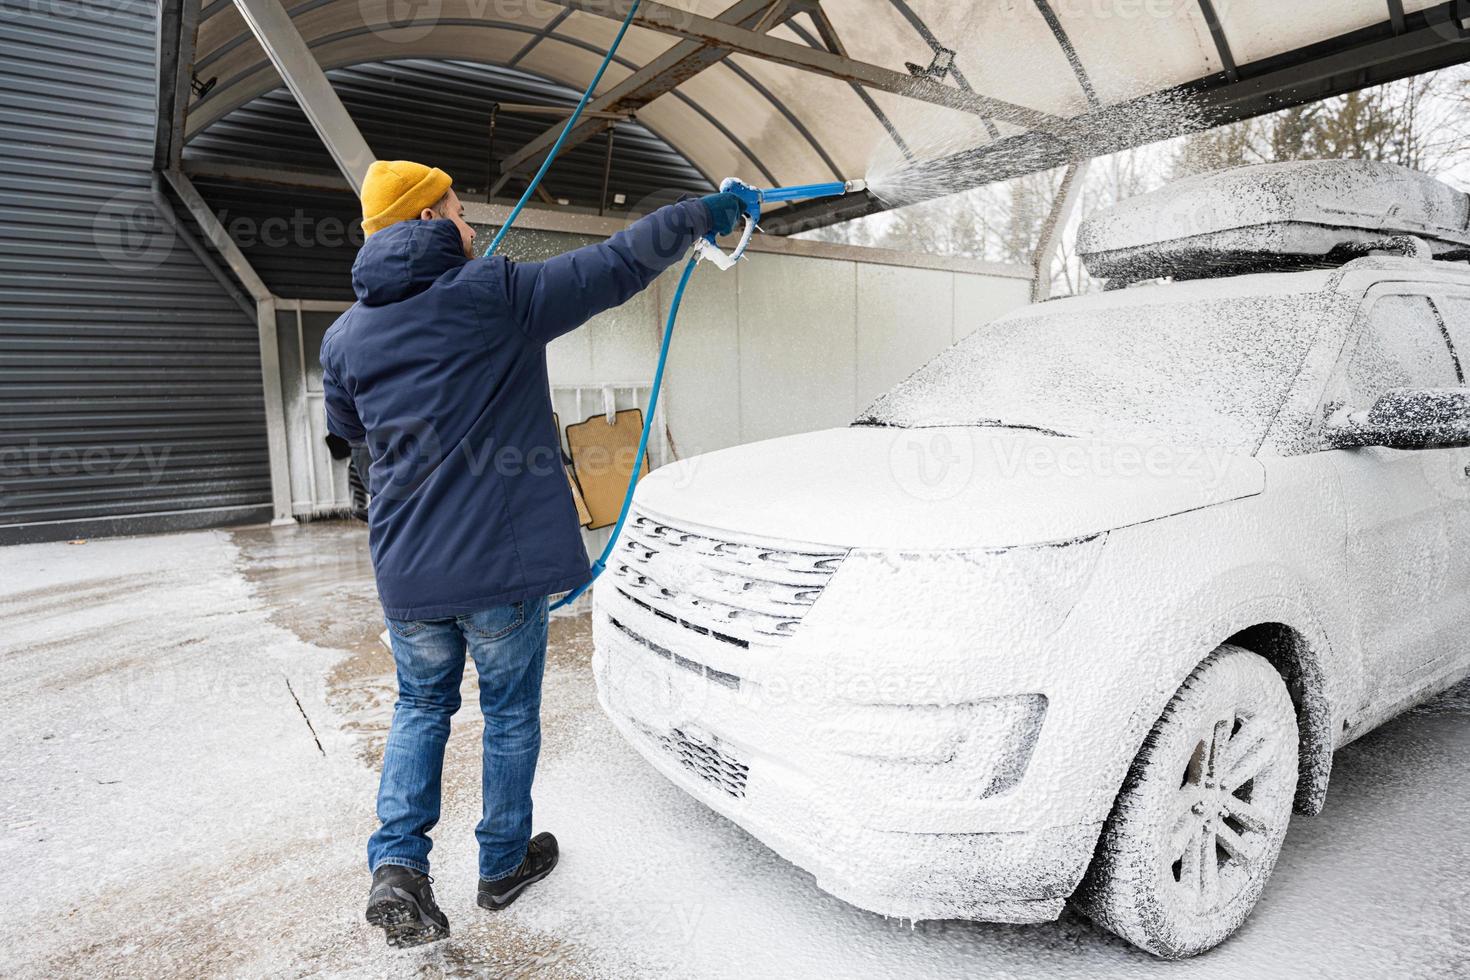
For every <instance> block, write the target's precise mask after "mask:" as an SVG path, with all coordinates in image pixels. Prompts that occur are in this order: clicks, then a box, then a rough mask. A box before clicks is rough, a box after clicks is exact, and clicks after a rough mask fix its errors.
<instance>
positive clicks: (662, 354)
mask: <svg viewBox="0 0 1470 980" xmlns="http://www.w3.org/2000/svg"><path fill="white" fill-rule="evenodd" d="M698 264H699V256H698V255H691V256H689V261H688V262H686V263H684V274H683V275H682V276H680V277H679V288H678V289H675V290H674V301H673V302H672V303H670V304H669V319H668V322H667V323H665V324H664V339H663V342H662V343H661V344H660V345H659V349H658V368H657V370H655V371H654V372H653V386H652V387H651V388H650V389H649V392H648V415H647V417H646V418H644V420H643V435H642V436H641V437H639V439H638V455H637V456H636V457H634V459H633V472H632V473H631V474H629V476H628V492H627V493H626V494H624V495H623V509H622V510H621V511H619V512H618V522H617V523H616V524H614V525H613V529H612V534H611V535H610V536H609V537H608V539H607V546H606V547H604V548H603V549H602V554H601V555H599V556H598V558H597V560H596V561H594V562H593V563H592V577H591V578H590V579H588V580H587V581H586V583H585V584H583V585H580V586H578V587H577V588H575V589H573V590H572V591H571V592H568V593H567V594H566V595H564V596H562V597H561V598H560V599H558V600H557V601H556V602H553V603H552V604H551V608H552V609H560V608H561V607H562V606H568V605H571V604H572V603H574V602H576V601H577V600H578V599H579V598H581V596H582V593H584V592H586V591H587V590H588V589H589V588H591V586H592V583H593V582H595V581H597V576H599V575H601V574H602V573H603V571H604V570H605V569H606V568H607V560H608V559H609V558H611V557H612V553H613V548H614V547H616V546H617V543H618V538H619V537H620V536H621V535H622V533H623V525H624V524H626V523H627V521H628V511H630V510H631V509H632V508H633V489H634V488H635V487H637V486H638V474H639V473H641V472H642V470H643V458H644V457H645V456H646V455H647V454H648V433H649V431H650V430H651V429H652V428H653V418H654V414H655V410H656V409H657V408H658V393H659V390H660V389H662V388H663V384H664V365H665V364H667V363H668V360H669V342H670V341H672V340H673V339H674V321H675V320H677V319H678V318H679V304H680V303H682V302H683V301H684V287H686V286H688V285H689V277H690V276H691V275H693V274H694V267H695V266H696V265H698Z"/></svg>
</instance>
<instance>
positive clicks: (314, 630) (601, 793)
mask: <svg viewBox="0 0 1470 980" xmlns="http://www.w3.org/2000/svg"><path fill="white" fill-rule="evenodd" d="M378 615H379V614H378V608H377V603H376V600H375V598H374V595H373V589H372V578H371V571H370V568H369V566H368V562H367V558H366V535H365V533H364V531H363V529H362V528H361V527H360V526H356V525H349V524H317V525H311V526H308V527H300V528H286V529H275V530H271V529H261V528H253V529H246V530H241V531H235V532H203V533H195V534H182V535H171V536H162V537H154V538H140V539H114V540H107V541H95V542H90V543H87V544H83V545H66V544H55V545H36V546H25V547H17V548H9V549H5V550H3V551H0V623H3V626H4V629H3V630H0V679H3V686H0V713H3V716H4V717H5V719H6V720H5V725H4V745H3V750H4V758H5V763H4V768H3V773H0V809H3V821H0V826H3V830H0V834H3V836H0V861H3V863H0V866H3V867H4V868H5V869H6V870H7V871H8V872H9V873H10V874H11V875H12V876H14V877H15V878H16V880H15V881H14V882H13V884H12V886H11V887H12V890H13V892H18V893H20V894H21V895H24V896H25V898H24V900H15V899H13V900H12V901H11V903H10V906H9V920H10V922H11V926H10V928H9V929H8V930H7V933H8V934H7V938H6V941H5V943H4V946H3V950H0V973H3V974H4V975H6V976H35V977H54V976H141V975H147V976H150V977H174V976H189V977H195V976H204V975H230V976H259V975H270V976H301V975H342V976H403V975H422V976H441V975H451V976H495V977H519V976H532V975H535V976H549V977H624V976H629V977H633V976H636V977H655V976H656V977H742V978H747V980H748V978H752V977H776V976H780V977H792V976H814V977H815V976H821V977H877V976H884V977H886V976H894V975H907V976H926V977H931V976H932V977H976V976H986V977H1046V978H1057V977H1074V976H1075V977H1114V976H1117V977H1124V976H1128V977H1132V976H1141V975H1168V976H1170V977H1175V976H1178V977H1190V978H1194V977H1216V976H1220V977H1224V976H1229V977H1235V978H1239V977H1293V978H1296V977H1344V976H1352V977H1360V978H1370V977H1394V978H1407V977H1448V976H1466V975H1470V911H1467V910H1470V763H1467V762H1466V760H1467V759H1470V683H1467V684H1462V685H1461V686H1460V687H1459V688H1457V689H1455V690H1453V691H1451V692H1449V693H1448V694H1446V695H1444V696H1442V697H1440V698H1439V699H1437V700H1436V701H1435V702H1433V703H1432V704H1430V705H1426V706H1425V707H1423V708H1421V709H1419V710H1417V711H1416V712H1414V713H1412V714H1410V715H1408V716H1406V717H1404V718H1401V719H1399V720H1398V721H1396V722H1394V723H1392V724H1390V725H1388V726H1386V727H1385V728H1383V729H1381V730H1380V731H1378V732H1376V733H1373V734H1372V735H1370V736H1368V737H1367V738H1365V739H1363V740H1361V741H1360V742H1358V743H1357V744H1355V745H1353V746H1351V747H1349V748H1348V749H1346V750H1344V751H1343V752H1342V753H1341V754H1340V755H1339V757H1338V760H1337V765H1336V767H1335V769H1334V773H1333V785H1332V792H1331V799H1330V801H1329V805H1328V809H1327V811H1326V813H1324V814H1323V815H1322V816H1320V817H1317V818H1312V819H1308V818H1299V819H1298V821H1297V823H1296V824H1294V825H1293V827H1292V831H1291V834H1290V836H1289V837H1288V840H1287V844H1286V848H1285V851H1284V853H1283V855H1282V859H1281V862H1280V865H1279V867H1278V869H1277V872H1276V875H1275V877H1274V878H1273V880H1272V883H1271V887H1270V888H1269V889H1268V891H1267V893H1266V897H1265V899H1264V900H1263V902H1262V904H1261V906H1260V907H1259V909H1258V910H1257V913H1256V915H1255V916H1254V917H1253V918H1252V919H1251V921H1250V922H1249V923H1248V924H1247V926H1246V927H1245V929H1244V930H1243V931H1242V932H1241V933H1240V934H1239V935H1237V936H1236V937H1235V938H1234V939H1233V940H1232V941H1231V942H1229V943H1228V944H1226V945H1225V946H1224V947H1222V948H1221V949H1219V950H1216V951H1215V952H1213V953H1211V954H1208V955H1206V956H1204V957H1201V958H1199V959H1196V960H1193V961H1190V962H1188V963H1183V964H1165V963H1161V962H1158V961H1155V960H1153V959H1151V958H1149V957H1147V956H1145V955H1143V954H1140V953H1137V952H1136V951H1134V950H1133V949H1131V948H1130V947H1128V946H1126V945H1125V944H1123V943H1122V942H1121V941H1119V940H1117V939H1115V938H1113V937H1111V936H1110V935H1108V934H1107V933H1104V932H1102V931H1101V930H1099V929H1096V928H1095V927H1093V926H1092V925H1090V924H1089V923H1088V922H1086V921H1085V920H1083V919H1081V918H1079V917H1077V916H1075V915H1072V914H1070V913H1068V914H1067V915H1066V916H1064V918H1063V919H1062V920H1061V921H1059V922H1057V923H1053V924H1050V925H1045V926H1033V927H1009V926H996V925H984V924H973V923H943V922H941V923H920V924H919V925H918V926H916V927H912V926H910V925H909V924H907V923H900V922H894V921H888V920H884V919H882V918H881V917H878V916H874V915H869V914H867V913H864V912H860V911H858V910H856V909H853V908H851V907H849V906H846V905H844V904H843V903H841V902H838V901H836V900H835V899H832V898H830V897H828V896H825V895H823V894H822V893H821V892H819V891H817V890H816V888H815V887H814V885H813V883H812V880H811V878H810V877H809V876H808V875H806V874H804V873H803V872H801V871H800V870H799V869H797V868H794V867H792V866H791V865H789V864H787V863H785V862H784V861H782V860H780V859H779V858H777V857H776V856H775V855H773V854H772V853H771V852H769V851H768V850H766V849H765V848H764V847H762V846H761V845H760V844H758V843H757V842H756V841H754V840H753V839H751V838H750V837H749V836H747V835H746V834H744V833H743V832H742V831H740V830H739V829H738V828H736V827H734V826H733V825H731V824H729V823H728V822H726V821H724V820H722V819H721V818H719V817H716V816H714V815H712V814H711V813H709V812H708V811H707V810H705V809H704V808H703V807H701V806H700V805H698V804H696V803H695V802H694V801H692V800H690V799H689V798H688V797H686V796H684V795H683V794H682V793H680V792H679V791H678V790H676V789H674V788H673V787H672V786H671V785H669V784H668V783H666V782H665V781H664V780H663V779H662V778H661V777H659V776H658V775H657V774H655V773H654V772H652V771H651V770H650V769H648V767H647V766H646V765H644V764H643V763H642V762H641V760H640V759H639V758H638V757H637V756H636V755H635V754H634V753H633V752H632V750H631V749H630V748H628V747H627V746H626V745H624V744H623V743H622V741H621V740H620V739H619V738H618V737H617V736H616V735H615V734H614V732H613V731H612V729H611V727H610V726H609V724H608V723H607V722H606V720H605V719H604V718H603V717H602V715H601V713H600V711H599V710H598V709H597V707H596V703H595V699H594V695H593V691H592V684H591V677H590V671H589V657H590V649H589V631H588V627H587V623H586V620H585V617H582V618H573V619H566V620H557V621H555V622H554V624H553V635H552V649H551V655H550V657H549V659H548V670H547V678H546V684H545V732H546V734H545V749H544V752H543V756H542V765H541V770H540V773H539V776H538V781H537V788H536V799H537V825H538V828H544V829H551V830H554V831H556V833H557V834H558V836H559V837H560V838H561V840H562V844H563V852H564V859H563V861H562V864H561V866H560V868H559V869H558V870H557V872H556V873H555V874H554V875H553V876H552V877H551V878H549V879H548V880H547V881H546V882H544V883H542V884H541V885H538V886H536V888H535V890H533V891H532V892H529V893H528V894H527V897H526V898H525V899H524V900H522V901H521V902H520V903H518V904H517V905H516V906H515V908H514V909H512V910H510V911H509V912H507V913H504V914H502V915H499V916H491V915H490V914H488V913H485V912H482V911H481V910H479V909H477V908H476V907H475V906H474V898H473V894H474V840H473V837H472V835H471V828H472V826H473V823H474V821H475V819H476V817H477V815H478V810H479V777H478V755H479V754H478V745H479V734H478V722H477V719H476V718H475V716H474V714H473V711H472V710H471V709H472V706H473V705H474V699H473V696H467V698H466V705H467V706H469V707H467V708H466V710H464V711H462V712H461V714H460V716H459V717H458V718H457V719H456V725H455V729H454V734H453V736H452V739H451V744H450V754H449V755H450V757H449V760H448V764H447V767H446V781H447V785H446V792H445V807H444V818H443V821H442V823H441V824H440V827H439V830H438V832H437V834H436V839H437V846H436V848H435V851H434V854H433V860H434V862H435V877H436V880H437V886H436V888H437V892H438V895H439V897H440V902H441V904H442V905H443V906H444V908H445V909H446V911H447V912H448V914H449V916H450V918H451V921H452V928H453V935H452V937H451V938H450V939H449V940H448V941H446V942H443V943H439V944H436V945H434V946H431V947H426V948H423V949H420V950H414V951H408V952H395V951H391V950H388V949H386V948H385V947H384V946H383V944H382V939H381V935H380V934H379V933H378V932H377V931H376V930H373V929H370V928H369V927H367V926H366V925H364V924H363V922H362V920H361V904H362V899H363V897H364V895H365V885H366V871H365V868H364V842H365V840H366V837H367V835H368V833H369V832H370V831H371V829H372V826H373V815H372V801H373V794H374V790H375V786H376V780H375V769H376V766H377V764H378V762H379V760H380V758H381V752H382V745H383V739H384V737H385V735H386V727H387V723H388V720H389V716H390V712H391V708H392V702H393V696H394V691H393V683H392V676H391V662H390V659H389V657H388V655H387V653H386V651H384V650H383V649H382V648H381V647H380V646H379V645H378V642H377V639H376V636H377V633H378V631H379V629H380V628H381V626H380V624H379V620H378ZM468 675H469V676H467V678H466V688H467V694H468V693H469V690H470V688H471V687H472V685H473V671H469V672H468Z"/></svg>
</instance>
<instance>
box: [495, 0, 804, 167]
mask: <svg viewBox="0 0 1470 980" xmlns="http://www.w3.org/2000/svg"><path fill="white" fill-rule="evenodd" d="M551 2H553V3H556V2H560V0H551ZM566 6H567V7H568V9H569V11H570V10H579V9H582V7H581V6H580V5H579V4H577V3H567V4H566ZM607 6H608V7H609V8H612V7H614V6H616V4H615V3H609V4H607ZM789 6H790V4H789V2H788V0H774V2H773V0H740V2H738V3H736V4H734V5H733V6H731V7H730V8H729V9H728V10H726V11H725V12H723V13H722V14H720V16H719V22H720V23H724V24H730V25H733V26H736V27H742V28H743V27H746V26H748V25H757V26H760V27H761V28H762V29H764V30H770V29H771V28H773V27H776V26H777V25H778V24H780V23H782V22H784V20H785V19H786V18H787V17H789V16H790V12H788V10H787V9H786V8H787V7H789ZM593 12H594V13H598V12H600V11H593ZM617 16H618V17H619V18H621V17H622V16H623V14H621V13H619V14H617ZM729 54H730V49H729V48H722V47H719V46H716V45H710V44H705V43H702V42H699V41H690V40H686V41H680V42H679V43H678V44H675V45H674V46H673V47H671V48H669V50H667V51H665V52H664V53H663V54H661V55H659V56H658V57H657V58H655V59H654V60H652V61H650V62H649V63H648V64H646V65H644V66H643V67H642V68H640V69H638V70H637V71H635V72H633V74H631V75H629V76H628V77H627V78H626V79H624V80H623V81H621V82H619V83H618V84H617V85H614V86H613V87H612V88H611V89H609V90H608V91H607V93H606V94H604V95H600V96H597V97H596V98H594V99H593V100H592V101H591V102H589V103H587V109H588V112H617V113H623V114H627V113H631V112H636V111H637V110H638V109H641V108H643V107H644V106H645V105H647V104H648V103H650V102H652V101H653V100H654V99H657V98H658V97H659V96H661V95H665V94H667V93H668V92H670V91H672V90H673V89H674V88H676V87H678V85H679V84H680V83H681V82H684V81H686V80H687V79H690V78H692V77H694V76H695V75H697V74H699V73H700V72H702V71H704V70H705V69H706V68H709V67H711V66H712V65H716V64H718V63H719V62H721V61H723V60H724V59H725V58H726V57H727V56H728V55H729ZM602 129H603V127H601V126H598V125H596V123H595V122H592V121H589V122H585V123H579V124H578V125H577V126H575V127H573V128H572V131H571V132H570V133H568V134H567V138H566V142H565V143H564V144H563V148H564V149H571V148H572V147H574V146H576V145H577V144H578V143H582V142H585V141H586V140H588V139H591V138H592V137H593V136H596V135H597V134H599V133H601V132H602ZM561 131H562V127H561V126H553V127H552V128H550V129H548V130H546V131H545V132H543V133H541V134H540V135H539V136H537V137H536V138H535V139H533V140H531V141H530V142H529V143H527V144H526V145H525V146H523V147H521V148H520V149H519V150H516V151H515V152H514V153H512V154H511V155H510V156H508V157H506V159H505V160H504V161H502V162H501V166H500V170H501V176H500V179H499V180H498V181H497V182H496V183H495V185H494V187H492V188H491V193H492V195H493V194H494V193H495V192H497V191H499V190H500V189H501V188H502V187H504V186H505V184H506V183H507V182H509V181H510V180H511V178H512V177H514V176H515V175H516V174H517V173H520V172H522V171H525V170H530V169H531V168H532V166H533V165H534V164H536V163H539V162H540V159H541V157H542V155H543V154H545V153H546V151H547V150H549V149H551V144H553V143H555V142H556V138H557V136H559V135H560V134H561Z"/></svg>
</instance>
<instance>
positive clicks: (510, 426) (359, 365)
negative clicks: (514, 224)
mask: <svg viewBox="0 0 1470 980" xmlns="http://www.w3.org/2000/svg"><path fill="white" fill-rule="evenodd" d="M709 228H710V212H709V209H708V208H707V207H706V206H705V205H704V204H702V203H701V202H699V201H697V200H694V201H682V202H680V203H678V204H673V205H670V206H668V207H666V208H662V209H660V210H659V211H656V212H654V213H653V214H651V215H649V216H648V217H646V218H643V219H642V220H640V221H638V222H636V223H635V224H633V225H631V226H629V227H628V228H627V229H626V230H624V231H621V232H619V233H618V234H616V235H614V236H612V237H611V238H609V239H608V240H607V241H605V242H602V243H600V244H596V245H589V246H587V247H585V248H580V249H577V250H576V251H573V252H568V253H566V254H565V255H560V256H557V257H556V258H554V259H551V260H549V261H546V262H511V261H509V260H507V259H504V258H501V257H499V256H496V257H492V258H484V259H473V260H467V259H466V258H465V257H464V254H463V252H462V251H461V248H460V240H459V233H458V231H457V230H456V229H455V226H454V224H453V223H452V222H450V221H447V220H441V221H405V222H402V223H400V224H396V225H393V226H391V227H389V228H385V229H383V230H382V231H380V232H378V233H376V234H374V235H372V236H371V237H369V238H368V240H367V242H366V243H365V244H364V245H363V247H362V250H361V251H360V252H359V253H358V256H357V261H356V262H355V263H354V264H353V266H352V286H353V290H354V291H355V292H356V294H357V299H358V302H357V303H356V304H355V305H353V307H352V308H351V309H349V310H348V311H347V312H346V313H344V314H342V316H341V318H339V319H338V320H337V322H336V323H334V324H333V325H332V326H331V328H330V329H329V330H328V331H327V334H326V336H325V337H324V338H323V340H322V350H321V361H322V374H323V384H324V386H325V389H326V408H327V428H328V429H329V430H330V431H331V432H333V433H335V434H336V435H338V436H341V437H342V438H343V439H346V440H348V441H349V442H363V441H365V442H366V443H367V446H368V449H369V451H370V452H371V454H372V466H371V467H370V478H369V489H370V490H371V492H372V504H371V507H370V510H369V523H370V525H371V533H370V540H371V546H372V556H373V569H374V571H375V572H376V575H377V580H378V595H379V597H380V598H381V599H382V602H383V611H384V613H385V614H386V615H387V616H388V617H390V618H392V619H408V620H415V619H436V618H442V617H449V616H458V615H461V614H463V613H469V612H474V611H477V610H480V609H485V608H487V607H490V606H497V605H501V604H504V603H510V602H516V601H519V600H522V599H530V598H536V597H540V596H544V595H550V594H552V593H556V592H564V591H566V590H568V589H572V588H575V587H577V586H579V585H581V584H582V583H584V582H586V581H587V578H588V575H589V567H588V562H587V553H586V550H585V549H584V548H583V545H582V535H581V532H580V529H579V527H578V524H577V512H576V506H575V504H574V503H573V501H572V496H571V491H570V489H569V487H568V485H567V478H566V472H565V470H564V469H563V467H562V455H561V442H560V439H559V437H558V434H557V431H556V426H555V423H554V422H553V421H552V416H551V389H550V385H549V384H548V382H547V377H546V345H547V344H548V343H549V342H550V341H551V340H553V339H555V338H556V337H558V336H560V335H561V334H564V333H566V332H567V331H569V330H573V329H575V328H576V327H579V326H581V325H582V324H583V323H585V322H586V321H587V320H588V319H589V318H590V317H592V316H594V315H596V314H597V313H600V312H602V311H603V310H606V309H609V308H611V307H614V306H617V305H618V304H620V303H624V302H626V301H627V300H628V299H629V298H630V297H632V296H633V294H635V293H637V292H638V291H639V290H641V289H643V288H645V287H646V286H648V285H649V284H650V283H651V282H653V280H654V279H655V278H656V277H657V276H658V274H659V273H660V272H662V271H663V270H664V269H666V268H668V267H669V266H670V265H672V264H674V263H675V262H677V261H678V260H679V259H680V258H682V257H683V256H684V254H685V253H686V251H687V250H688V248H689V246H690V245H691V244H692V243H693V242H694V240H695V239H696V238H697V237H699V236H701V235H703V234H705V233H706V232H708V231H709Z"/></svg>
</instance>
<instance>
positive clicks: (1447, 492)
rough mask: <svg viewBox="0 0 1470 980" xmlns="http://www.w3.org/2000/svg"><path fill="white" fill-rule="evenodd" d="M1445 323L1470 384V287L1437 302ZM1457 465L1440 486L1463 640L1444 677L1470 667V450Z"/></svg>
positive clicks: (1459, 456) (1462, 373) (1461, 454)
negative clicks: (1444, 506)
mask: <svg viewBox="0 0 1470 980" xmlns="http://www.w3.org/2000/svg"><path fill="white" fill-rule="evenodd" d="M1434 302H1435V306H1436V307H1437V308H1438V309H1439V311H1440V314H1441V318H1442V319H1443V321H1444V326H1445V332H1446V333H1447V334H1448V335H1449V339H1450V345H1451V347H1452V348H1453V349H1454V352H1455V358H1456V360H1457V361H1458V362H1459V368H1460V372H1459V373H1460V376H1461V384H1470V287H1461V288H1460V289H1458V290H1457V289H1454V288H1446V289H1445V291H1444V292H1443V293H1442V294H1440V295H1436V296H1435V298H1434ZM1453 452H1454V462H1453V463H1452V464H1451V465H1450V466H1449V467H1447V471H1446V472H1445V474H1444V475H1445V479H1444V480H1443V481H1442V482H1440V483H1439V484H1438V485H1437V489H1438V491H1439V492H1440V493H1441V494H1443V495H1444V497H1445V498H1446V502H1447V507H1446V510H1445V515H1446V519H1447V520H1448V522H1449V529H1450V563H1451V572H1452V575H1453V576H1454V579H1455V581H1456V582H1458V583H1459V585H1458V589H1459V594H1460V597H1461V598H1460V601H1459V602H1458V603H1457V604H1456V605H1455V607H1454V609H1455V611H1457V612H1458V614H1459V620H1458V621H1459V624H1460V626H1459V630H1460V636H1461V637H1462V640H1461V641H1460V643H1459V649H1458V650H1457V651H1456V650H1452V651H1450V656H1449V657H1448V658H1447V659H1446V660H1445V662H1444V663H1443V664H1442V665H1440V666H1441V669H1440V670H1439V671H1437V673H1440V674H1442V675H1449V674H1456V673H1463V672H1464V670H1465V669H1466V668H1467V667H1470V449H1459V450H1454V451H1453Z"/></svg>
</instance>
